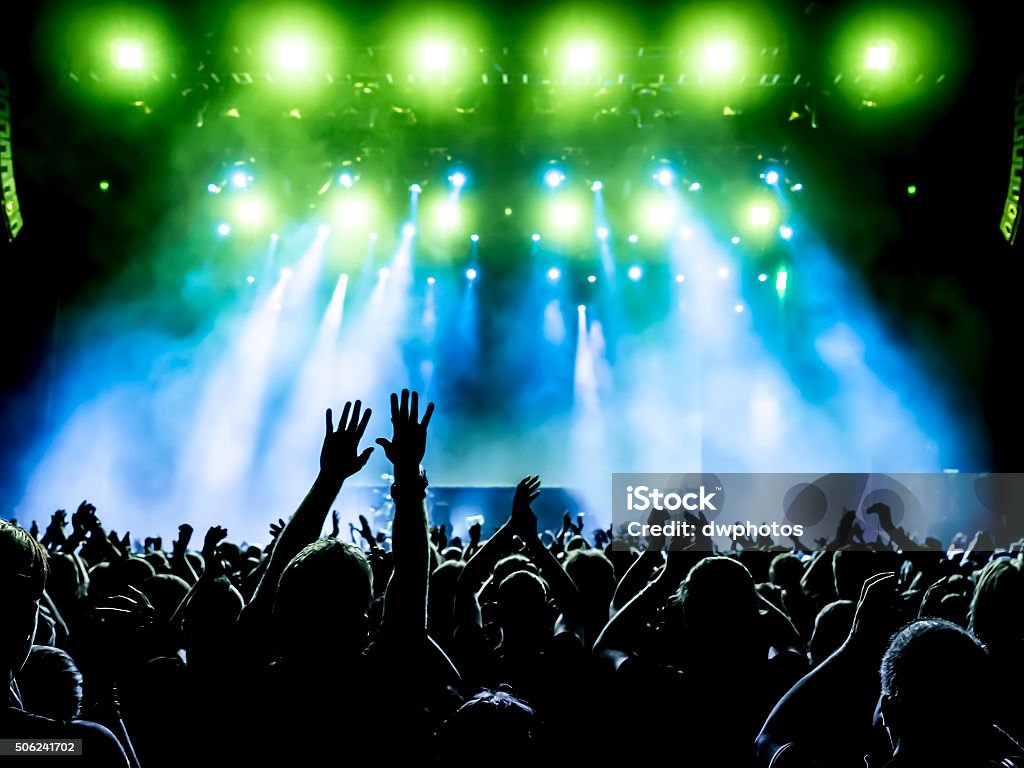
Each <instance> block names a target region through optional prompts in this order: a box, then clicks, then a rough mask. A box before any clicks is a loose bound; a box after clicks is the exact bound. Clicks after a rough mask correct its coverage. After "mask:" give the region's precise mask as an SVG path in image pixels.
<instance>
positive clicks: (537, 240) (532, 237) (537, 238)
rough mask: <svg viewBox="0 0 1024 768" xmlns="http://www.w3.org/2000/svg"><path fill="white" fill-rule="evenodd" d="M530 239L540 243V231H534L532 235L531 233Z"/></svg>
mask: <svg viewBox="0 0 1024 768" xmlns="http://www.w3.org/2000/svg"><path fill="white" fill-rule="evenodd" d="M530 239H531V240H533V242H535V243H539V242H540V235H539V234H538V233H536V232H534V233H533V234H532V235H530Z"/></svg>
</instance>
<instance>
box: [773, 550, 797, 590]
mask: <svg viewBox="0 0 1024 768" xmlns="http://www.w3.org/2000/svg"><path fill="white" fill-rule="evenodd" d="M803 575H804V564H803V563H802V562H800V558H799V557H797V556H796V555H794V554H793V553H792V552H781V553H779V554H777V555H776V556H775V557H774V558H773V559H772V563H771V565H770V566H768V580H769V581H770V582H771V583H772V584H775V585H777V586H779V587H782V588H783V589H788V590H796V591H799V590H800V577H801V576H803Z"/></svg>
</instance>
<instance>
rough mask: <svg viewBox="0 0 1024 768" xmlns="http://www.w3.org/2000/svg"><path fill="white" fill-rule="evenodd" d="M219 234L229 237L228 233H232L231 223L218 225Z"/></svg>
mask: <svg viewBox="0 0 1024 768" xmlns="http://www.w3.org/2000/svg"><path fill="white" fill-rule="evenodd" d="M217 234H218V235H220V236H221V237H227V236H228V235H230V234H231V225H230V224H226V223H225V224H220V225H218V226H217Z"/></svg>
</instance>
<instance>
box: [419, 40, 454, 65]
mask: <svg viewBox="0 0 1024 768" xmlns="http://www.w3.org/2000/svg"><path fill="white" fill-rule="evenodd" d="M420 66H421V67H423V68H424V69H426V70H429V71H431V72H443V71H445V70H447V69H450V68H451V66H452V47H451V46H450V45H448V44H447V43H442V42H438V41H431V42H428V43H424V44H423V45H421V46H420Z"/></svg>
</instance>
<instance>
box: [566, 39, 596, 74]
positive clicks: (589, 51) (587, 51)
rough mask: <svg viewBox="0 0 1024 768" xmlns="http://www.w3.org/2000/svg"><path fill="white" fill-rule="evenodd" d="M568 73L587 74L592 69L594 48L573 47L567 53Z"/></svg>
mask: <svg viewBox="0 0 1024 768" xmlns="http://www.w3.org/2000/svg"><path fill="white" fill-rule="evenodd" d="M568 60H569V71H570V72H589V71H590V70H592V69H593V68H594V46H592V45H574V46H571V47H570V48H569V52H568Z"/></svg>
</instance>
